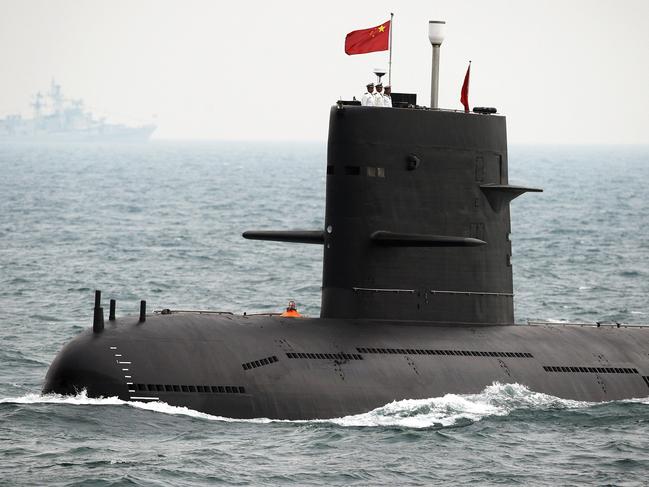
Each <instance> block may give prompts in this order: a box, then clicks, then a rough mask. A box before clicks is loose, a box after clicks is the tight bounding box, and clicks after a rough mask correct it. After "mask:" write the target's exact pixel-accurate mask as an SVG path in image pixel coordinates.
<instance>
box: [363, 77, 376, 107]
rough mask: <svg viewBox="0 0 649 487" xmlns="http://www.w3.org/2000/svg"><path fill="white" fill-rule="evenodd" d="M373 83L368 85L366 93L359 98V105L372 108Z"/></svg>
mask: <svg viewBox="0 0 649 487" xmlns="http://www.w3.org/2000/svg"><path fill="white" fill-rule="evenodd" d="M373 93H374V83H368V85H367V91H366V92H365V94H364V95H363V96H362V98H361V105H363V106H364V107H373V106H374V94H373Z"/></svg>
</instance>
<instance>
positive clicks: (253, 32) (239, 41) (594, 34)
mask: <svg viewBox="0 0 649 487" xmlns="http://www.w3.org/2000/svg"><path fill="white" fill-rule="evenodd" d="M391 11H392V12H394V13H395V23H394V30H393V36H394V37H393V41H394V51H393V76H392V84H393V90H394V91H404V92H415V93H417V94H418V101H419V103H420V104H426V105H427V104H428V103H429V101H430V63H431V60H430V58H431V48H430V43H429V42H428V38H427V29H428V20H445V21H446V22H447V35H446V40H445V42H444V44H443V46H442V54H441V56H442V57H441V67H440V73H441V74H440V77H441V80H440V106H441V107H444V108H460V107H461V106H460V103H459V96H460V87H461V84H462V80H463V77H464V72H465V70H466V66H467V63H468V61H469V60H472V61H473V65H472V68H471V91H470V102H471V105H473V106H475V105H478V106H495V107H497V108H498V109H499V111H500V112H501V113H503V114H505V115H506V116H507V118H508V133H509V140H510V142H514V143H645V144H646V143H649V64H648V63H647V61H646V52H647V50H648V48H649V28H647V20H648V19H649V0H620V1H618V2H610V1H602V0H590V1H581V0H580V1H576V0H575V1H571V0H562V1H554V0H549V1H544V0H535V1H531V0H489V1H486V0H475V1H473V0H471V1H468V0H466V1H462V0H444V1H434V0H430V1H399V2H397V1H383V0H376V1H370V2H367V1H365V2H355V1H349V0H348V1H338V0H326V1H322V2H311V1H280V0H274V1H268V2H246V1H242V2H227V3H226V2H220V1H216V0H212V1H191V0H190V1H187V0H184V1H175V0H174V1H165V0H155V1H148V0H147V1H138V0H128V1H123V0H110V1H109V0H105V1H91V0H90V1H82V0H78V1H71V0H68V1H64V0H43V1H34V0H16V1H11V0H0V66H2V76H1V77H0V83H1V84H0V116H4V115H6V114H9V113H16V112H22V113H23V114H24V115H29V114H30V113H31V112H30V109H29V102H30V96H31V95H32V94H33V93H35V92H36V91H39V90H46V89H47V88H48V86H49V82H50V79H51V78H52V76H54V77H55V78H56V79H57V81H59V82H60V83H61V84H62V85H63V90H64V93H65V94H67V95H68V96H70V97H73V98H83V99H84V100H85V101H86V103H87V105H89V106H90V107H93V109H94V110H96V111H97V112H99V113H103V114H108V115H109V116H110V118H112V119H114V120H118V121H119V120H121V121H129V122H137V121H147V120H151V118H152V116H153V115H154V114H155V115H157V123H158V125H159V128H158V130H157V132H156V134H155V137H157V138H214V139H253V140H254V139H271V140H273V139H284V140H324V139H326V132H327V126H328V112H329V107H330V106H331V105H332V104H333V102H335V100H336V99H338V98H339V97H343V98H347V99H350V98H351V97H352V96H354V95H356V96H357V97H360V95H361V94H362V92H363V91H364V88H363V85H364V84H365V82H366V81H368V80H373V76H372V74H371V73H372V69H373V68H374V67H383V66H387V61H388V56H387V52H386V53H374V54H366V55H358V56H347V55H346V54H345V53H344V51H343V43H344V38H345V34H347V32H349V31H351V30H355V29H360V28H366V27H371V26H374V25H378V24H380V23H382V22H384V21H385V20H388V19H389V14H390V12H391Z"/></svg>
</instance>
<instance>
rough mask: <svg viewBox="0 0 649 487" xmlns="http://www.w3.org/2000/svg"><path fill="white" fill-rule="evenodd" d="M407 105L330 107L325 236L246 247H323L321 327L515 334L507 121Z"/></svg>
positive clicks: (295, 235) (436, 36)
mask: <svg viewBox="0 0 649 487" xmlns="http://www.w3.org/2000/svg"><path fill="white" fill-rule="evenodd" d="M442 28H443V23H440V22H431V23H430V29H431V31H430V35H429V38H430V40H431V44H432V45H433V53H434V56H433V69H432V73H433V76H432V82H431V93H432V95H431V103H432V104H433V105H436V98H437V97H436V94H437V72H438V67H437V63H438V62H439V47H440V45H441V42H442V39H443V31H442V30H441V29H442ZM396 97H398V94H396ZM398 105H399V104H398ZM398 105H397V106H398ZM400 105H401V106H403V107H401V108H399V107H397V108H384V107H380V108H379V107H361V106H357V104H354V103H353V102H351V103H350V102H342V101H340V102H338V103H337V105H336V106H334V107H332V109H331V112H330V117H329V141H328V148H327V191H326V195H327V196H326V198H327V199H326V214H325V225H324V227H325V228H324V231H288V232H281V231H280V232H264V231H257V232H246V233H244V236H245V237H247V238H256V239H265V240H279V241H293V242H303V243H320V244H324V267H323V282H322V308H321V317H322V318H371V319H388V320H418V321H429V322H443V323H487V324H506V323H513V322H514V306H513V286H512V267H511V242H510V216H509V202H510V201H511V200H512V199H513V198H515V197H516V196H518V195H520V194H522V193H524V192H525V191H539V190H534V189H532V188H523V187H519V186H511V185H509V184H508V176H507V135H506V126H505V118H504V117H503V116H500V115H495V114H494V112H495V109H475V110H474V111H476V112H478V113H465V112H458V111H451V110H440V109H438V108H436V107H435V108H431V109H428V108H426V107H419V106H416V104H415V105H412V104H400Z"/></svg>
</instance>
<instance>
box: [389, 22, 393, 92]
mask: <svg viewBox="0 0 649 487" xmlns="http://www.w3.org/2000/svg"><path fill="white" fill-rule="evenodd" d="M393 25H394V14H393V13H392V12H390V58H389V60H388V86H392V27H393Z"/></svg>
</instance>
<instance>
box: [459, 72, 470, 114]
mask: <svg viewBox="0 0 649 487" xmlns="http://www.w3.org/2000/svg"><path fill="white" fill-rule="evenodd" d="M470 74H471V61H469V67H468V68H466V74H465V75H464V83H463V84H462V94H461V95H460V103H462V105H464V111H465V112H469V111H470V110H469V75H470Z"/></svg>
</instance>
